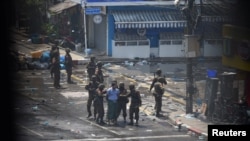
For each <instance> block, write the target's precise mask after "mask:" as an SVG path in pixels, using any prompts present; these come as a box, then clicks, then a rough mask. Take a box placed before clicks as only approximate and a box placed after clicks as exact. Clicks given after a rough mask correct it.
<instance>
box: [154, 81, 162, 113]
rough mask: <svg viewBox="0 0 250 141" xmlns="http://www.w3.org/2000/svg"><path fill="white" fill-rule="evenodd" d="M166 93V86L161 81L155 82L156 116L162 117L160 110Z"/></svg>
mask: <svg viewBox="0 0 250 141" xmlns="http://www.w3.org/2000/svg"><path fill="white" fill-rule="evenodd" d="M163 94H164V88H163V87H162V84H161V83H160V82H156V83H155V84H154V92H153V96H154V97H155V110H156V114H155V116H156V117H160V116H161V115H160V111H161V107H162V95H163Z"/></svg>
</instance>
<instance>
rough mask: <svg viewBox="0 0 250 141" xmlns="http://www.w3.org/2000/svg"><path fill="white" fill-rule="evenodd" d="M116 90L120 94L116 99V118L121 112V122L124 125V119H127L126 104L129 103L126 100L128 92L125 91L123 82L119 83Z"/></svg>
mask: <svg viewBox="0 0 250 141" xmlns="http://www.w3.org/2000/svg"><path fill="white" fill-rule="evenodd" d="M118 89H119V90H120V94H119V97H118V102H117V103H118V107H117V118H118V117H119V115H120V113H121V111H122V115H123V120H124V123H126V122H127V121H126V117H127V103H128V102H129V100H128V92H127V89H126V88H125V84H124V83H123V82H120V83H119V87H118Z"/></svg>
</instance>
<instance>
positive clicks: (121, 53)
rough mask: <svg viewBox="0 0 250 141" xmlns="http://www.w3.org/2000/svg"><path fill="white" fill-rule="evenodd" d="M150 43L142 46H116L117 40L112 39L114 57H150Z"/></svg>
mask: <svg viewBox="0 0 250 141" xmlns="http://www.w3.org/2000/svg"><path fill="white" fill-rule="evenodd" d="M149 55H150V47H149V45H140V46H115V41H112V57H114V58H130V59H134V58H135V57H139V58H149Z"/></svg>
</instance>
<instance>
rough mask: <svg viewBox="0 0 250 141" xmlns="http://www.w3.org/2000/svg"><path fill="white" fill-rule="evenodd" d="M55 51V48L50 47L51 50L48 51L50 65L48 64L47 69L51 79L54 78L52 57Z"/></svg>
mask: <svg viewBox="0 0 250 141" xmlns="http://www.w3.org/2000/svg"><path fill="white" fill-rule="evenodd" d="M55 50H56V46H54V45H53V46H52V47H51V50H50V54H49V56H50V64H49V69H50V76H51V78H54V70H53V69H54V62H53V57H54V56H55V54H54V53H55Z"/></svg>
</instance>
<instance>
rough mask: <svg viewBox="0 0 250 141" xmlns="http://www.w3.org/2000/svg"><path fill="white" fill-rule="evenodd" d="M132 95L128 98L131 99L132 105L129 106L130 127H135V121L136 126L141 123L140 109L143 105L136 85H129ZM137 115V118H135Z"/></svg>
mask: <svg viewBox="0 0 250 141" xmlns="http://www.w3.org/2000/svg"><path fill="white" fill-rule="evenodd" d="M129 90H130V93H129V94H128V97H131V103H130V106H129V119H130V123H129V125H134V119H135V120H136V123H135V125H138V121H139V110H140V109H139V107H140V106H141V104H142V101H141V95H140V92H139V91H137V90H135V85H129ZM134 115H135V116H134Z"/></svg>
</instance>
